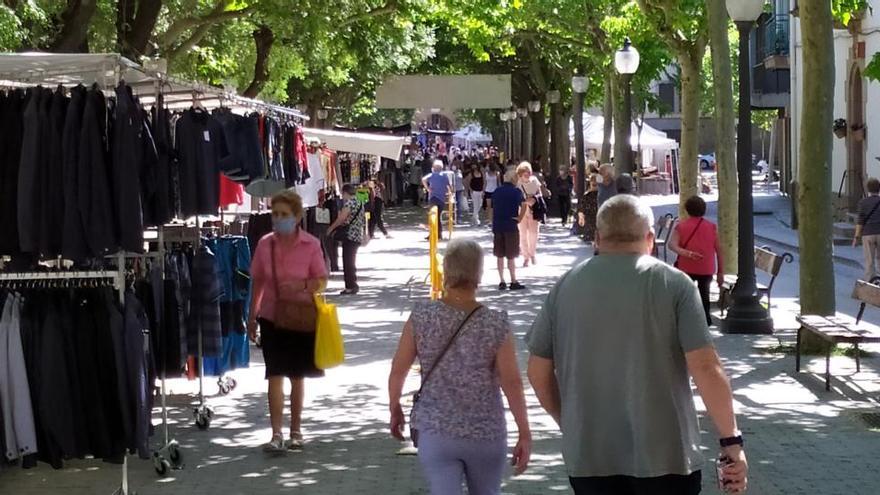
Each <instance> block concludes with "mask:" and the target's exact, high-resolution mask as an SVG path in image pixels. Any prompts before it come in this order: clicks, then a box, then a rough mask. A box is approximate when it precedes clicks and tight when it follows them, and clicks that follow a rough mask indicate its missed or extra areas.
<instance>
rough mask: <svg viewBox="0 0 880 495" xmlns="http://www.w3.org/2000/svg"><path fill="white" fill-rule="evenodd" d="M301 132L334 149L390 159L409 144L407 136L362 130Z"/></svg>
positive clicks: (398, 154) (396, 158)
mask: <svg viewBox="0 0 880 495" xmlns="http://www.w3.org/2000/svg"><path fill="white" fill-rule="evenodd" d="M303 134H304V135H305V137H306V138H307V139H308V138H309V137H312V138H317V139H319V140H321V142H323V143H326V144H327V146H328V147H329V148H330V149H332V150H335V151H347V152H349V153H362V154H365V155H374V156H381V157H383V158H388V159H390V160H399V159H400V150H401V148H403V146H404V145H406V144H409V139H410V138H409V137H400V136H388V135H382V134H369V133H364V132H347V131H333V130H329V129H311V128H303Z"/></svg>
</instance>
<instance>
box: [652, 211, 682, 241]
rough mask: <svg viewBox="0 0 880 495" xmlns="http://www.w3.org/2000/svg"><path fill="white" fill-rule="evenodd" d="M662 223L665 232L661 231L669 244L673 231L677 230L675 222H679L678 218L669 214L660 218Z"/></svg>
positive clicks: (658, 236)
mask: <svg viewBox="0 0 880 495" xmlns="http://www.w3.org/2000/svg"><path fill="white" fill-rule="evenodd" d="M660 221H661V222H662V225H663V230H662V231H661V232H662V234H663V240H664V241H666V242H669V238H670V237H671V236H672V229H673V228H675V222H677V221H678V218H676V217H674V216H672V213H667V214H665V215H663V217H662V218H660ZM657 238H658V239H659V238H660V234H657Z"/></svg>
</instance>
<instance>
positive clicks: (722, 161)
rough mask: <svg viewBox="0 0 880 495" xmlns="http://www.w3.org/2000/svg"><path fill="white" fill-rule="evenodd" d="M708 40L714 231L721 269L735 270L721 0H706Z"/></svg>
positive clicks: (731, 116) (730, 113) (729, 100)
mask: <svg viewBox="0 0 880 495" xmlns="http://www.w3.org/2000/svg"><path fill="white" fill-rule="evenodd" d="M706 9H707V13H708V17H709V42H710V45H711V47H712V75H713V78H714V80H715V83H714V86H715V143H716V144H715V160H716V161H715V163H716V167H717V170H718V234H719V241H720V243H721V259H722V261H723V264H724V272H725V273H736V272H737V267H738V266H739V261H738V259H737V240H738V238H739V237H738V235H737V228H738V222H737V219H738V213H737V212H738V210H737V208H738V207H739V198H738V197H737V195H738V190H737V182H736V181H737V178H736V153H735V151H734V149H735V146H736V132H735V130H734V122H735V120H736V114H735V110H734V108H733V86H732V81H733V68H732V64H731V59H730V42H729V39H728V31H727V25H728V22H727V8H726V6H725V4H724V0H708V2H707V3H706Z"/></svg>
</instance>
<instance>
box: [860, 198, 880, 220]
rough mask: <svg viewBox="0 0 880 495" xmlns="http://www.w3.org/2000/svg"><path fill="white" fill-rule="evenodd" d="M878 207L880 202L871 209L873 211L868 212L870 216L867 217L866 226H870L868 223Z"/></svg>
mask: <svg viewBox="0 0 880 495" xmlns="http://www.w3.org/2000/svg"><path fill="white" fill-rule="evenodd" d="M878 207H880V201H877V204H875V205H874V207H873V208H871V211H870V212H868V216H866V217H865V225H868V221H869V220H871V217H872V216H874V212H875V211H877V208H878ZM863 226H864V225H863Z"/></svg>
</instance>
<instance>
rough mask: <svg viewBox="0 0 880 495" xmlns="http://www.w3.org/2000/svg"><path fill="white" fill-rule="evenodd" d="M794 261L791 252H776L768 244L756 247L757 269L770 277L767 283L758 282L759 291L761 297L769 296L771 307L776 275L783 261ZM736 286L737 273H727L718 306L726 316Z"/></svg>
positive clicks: (722, 314) (768, 305)
mask: <svg viewBox="0 0 880 495" xmlns="http://www.w3.org/2000/svg"><path fill="white" fill-rule="evenodd" d="M792 261H794V256H792V255H791V253H782V254H776V253H774V252H773V250H772V249H770V248H769V247H767V246H762V247H755V271H756V272H758V271H760V272H764V273H766V274H767V275H769V277H770V280H769V281H768V282H767V284H766V285H765V284H762V283H760V282H758V284H757V285H758V293H759V294H761V297H763V296H767V307H770V295H771V293H772V292H773V284H774V283H775V282H776V277H778V276H779V272H780V271H781V270H782V263H783V262H784V263H791V262H792ZM735 286H736V275H726V276H725V277H724V282H723V283H722V284H721V287H720V294H719V296H718V307H719V308H720V309H721V316H724V312H725V311H726V310H727V307H728V306H729V305H730V293H731V292H733V288H734V287H735Z"/></svg>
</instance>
